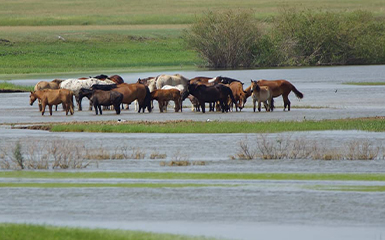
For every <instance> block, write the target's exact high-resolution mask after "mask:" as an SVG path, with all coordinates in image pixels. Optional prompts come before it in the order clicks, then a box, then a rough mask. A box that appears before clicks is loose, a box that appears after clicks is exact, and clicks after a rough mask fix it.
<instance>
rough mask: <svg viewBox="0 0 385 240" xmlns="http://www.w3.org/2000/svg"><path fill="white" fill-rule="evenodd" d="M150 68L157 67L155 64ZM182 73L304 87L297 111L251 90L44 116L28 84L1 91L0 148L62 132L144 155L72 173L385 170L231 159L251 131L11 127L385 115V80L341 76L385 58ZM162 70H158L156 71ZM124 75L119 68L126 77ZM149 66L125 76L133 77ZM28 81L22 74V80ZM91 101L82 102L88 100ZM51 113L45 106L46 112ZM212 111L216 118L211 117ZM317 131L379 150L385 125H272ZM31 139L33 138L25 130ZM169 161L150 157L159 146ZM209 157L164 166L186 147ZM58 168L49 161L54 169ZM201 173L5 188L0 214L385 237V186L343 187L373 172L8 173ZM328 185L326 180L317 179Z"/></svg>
mask: <svg viewBox="0 0 385 240" xmlns="http://www.w3.org/2000/svg"><path fill="white" fill-rule="evenodd" d="M148 74H149V75H153V74H154V73H148ZM182 74H184V75H186V76H187V77H194V76H198V75H202V76H212V75H214V76H215V75H223V76H229V77H234V78H238V79H240V80H242V81H244V82H245V87H247V86H248V84H249V82H250V78H252V79H253V80H256V79H257V78H266V79H278V78H286V79H288V80H291V82H293V83H294V84H295V86H296V87H297V89H298V90H300V91H301V92H303V93H304V94H305V98H304V99H303V100H301V101H299V100H298V99H296V98H295V97H294V95H293V94H291V95H290V99H291V102H292V110H291V111H290V112H287V111H286V112H284V111H282V108H280V107H281V106H282V99H281V98H277V99H276V103H277V106H278V108H277V109H276V111H274V112H272V113H266V112H261V113H254V112H253V111H252V108H251V106H252V105H251V102H250V100H249V101H248V102H247V108H245V109H244V110H242V112H238V113H236V112H232V113H226V114H222V113H206V114H202V113H195V112H191V110H190V109H189V108H188V107H189V102H188V101H186V102H185V105H186V106H187V108H186V109H184V111H183V113H174V112H172V111H171V112H168V113H159V110H158V109H157V108H155V109H154V112H153V113H145V114H138V113H136V112H135V111H134V110H132V108H133V106H132V105H131V110H128V111H123V112H122V114H121V115H115V114H114V112H110V111H105V112H104V114H103V115H102V116H95V113H94V112H92V111H82V112H78V111H75V115H73V116H68V117H67V116H65V114H64V113H63V112H62V111H58V112H54V114H53V116H41V115H40V114H39V112H38V110H37V106H36V105H35V106H32V107H31V106H29V105H28V101H29V99H28V93H6V94H5V93H4V94H0V123H2V124H4V125H2V126H1V127H0V147H2V146H9V144H11V145H12V144H14V143H16V142H17V141H35V142H37V143H40V144H44V143H45V141H50V140H53V139H64V140H68V141H72V142H79V143H81V144H84V145H85V146H86V147H87V148H97V147H98V146H102V147H103V148H106V149H115V148H116V147H119V146H127V147H132V148H140V149H141V150H142V151H144V152H145V153H146V157H145V158H143V159H109V160H100V161H94V164H91V165H90V166H89V167H87V168H85V169H81V170H70V171H74V172H94V171H102V172H182V173H190V172H194V173H195V172H198V173H199V172H202V173H218V172H223V173H250V172H252V173H314V174H318V173H364V174H371V173H373V174H376V173H384V171H385V160H383V159H376V160H370V161H362V160H361V161H360V160H331V161H326V160H308V159H281V160H261V159H258V160H232V159H231V158H230V156H231V155H234V154H236V152H237V151H238V146H239V142H240V141H248V143H249V144H250V146H255V145H254V144H255V141H256V137H257V136H256V134H134V133H128V134H119V133H116V134H111V133H52V132H48V131H42V130H28V129H12V128H11V125H34V124H44V123H49V122H67V123H68V124H71V122H73V121H79V122H85V121H116V122H117V121H118V120H119V119H120V120H121V121H148V122H155V121H179V120H181V121H182V120H192V121H205V122H207V123H208V124H209V123H210V121H234V122H237V121H245V120H246V121H252V122H255V124H258V122H260V121H272V120H279V121H304V120H322V119H340V118H341V119H343V118H357V117H378V116H385V107H384V106H385V98H384V97H383V93H384V90H385V86H351V85H344V84H342V83H343V82H346V81H359V82H361V81H368V82H370V81H379V80H383V79H381V77H383V76H385V70H384V67H383V66H368V67H343V68H316V69H314V68H309V69H283V70H258V71H224V72H221V73H220V74H219V73H218V72H186V73H182ZM155 75H156V74H155ZM123 76H124V75H123ZM137 77H143V74H127V75H125V76H124V79H136V80H137ZM21 82H25V81H21ZM87 104H88V103H87V101H84V102H83V108H84V109H87ZM46 114H47V113H46ZM208 120H209V121H208ZM266 137H267V138H268V139H271V140H272V141H274V140H275V139H278V138H280V137H290V138H301V139H306V140H308V141H318V142H320V143H322V144H323V145H324V146H326V147H335V146H341V147H344V146H345V145H344V144H346V142H348V141H353V140H357V141H370V142H371V143H373V144H376V146H379V147H380V148H381V149H382V146H385V144H384V143H385V134H384V133H373V132H364V131H322V132H318V131H313V132H293V133H280V134H266ZM27 139H28V140H27ZM155 151H156V152H159V153H164V154H166V155H167V157H166V159H155V160H154V159H149V155H150V154H151V153H152V152H155ZM182 155H183V157H184V158H186V159H188V160H190V161H204V162H205V163H206V164H205V165H202V166H200V165H190V166H178V167H177V166H161V164H160V162H161V161H170V160H172V158H173V157H175V156H179V157H180V156H182ZM49 171H52V170H49ZM9 182H11V183H12V182H13V183H14V182H22V183H24V182H26V183H35V182H37V183H49V182H53V183H62V182H75V183H89V182H97V183H112V184H119V183H122V182H123V183H135V182H144V183H152V184H159V183H165V182H166V183H187V182H188V183H196V184H205V185H203V186H199V187H182V188H176V187H161V188H149V187H139V188H130V187H127V188H124V187H93V188H92V187H64V188H59V187H57V188H44V187H20V188H16V187H2V188H0V202H2V204H1V205H0V212H1V215H0V222H30V223H39V224H56V225H65V226H75V227H90V228H98V227H102V228H113V229H114V228H121V229H134V230H145V231H155V232H167V233H178V234H189V235H198V236H199V235H205V236H213V237H219V238H230V239H245V240H246V239H347V240H356V239H357V240H359V239H360V240H361V239H375V240H377V239H382V238H383V237H384V236H385V229H384V227H383V226H385V212H384V209H385V200H384V199H385V194H384V192H383V191H369V192H364V191H359V190H354V189H353V190H352V191H345V190H343V188H341V187H340V186H343V187H353V186H368V185H370V186H384V185H385V184H384V183H383V182H375V181H368V182H366V181H347V182H346V181H289V180H282V181H278V180H277V181H245V180H195V181H190V180H189V181H187V180H180V179H176V180H169V181H168V180H167V181H166V180H159V179H152V180H138V179H97V180H95V179H81V180H79V179H66V180H57V179H37V180H36V179H6V178H1V179H0V184H1V183H9ZM319 186H321V187H319Z"/></svg>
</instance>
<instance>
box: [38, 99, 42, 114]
mask: <svg viewBox="0 0 385 240" xmlns="http://www.w3.org/2000/svg"><path fill="white" fill-rule="evenodd" d="M37 103H38V105H39V111H40V112H41V109H42V104H41V100H40V99H38V100H37Z"/></svg>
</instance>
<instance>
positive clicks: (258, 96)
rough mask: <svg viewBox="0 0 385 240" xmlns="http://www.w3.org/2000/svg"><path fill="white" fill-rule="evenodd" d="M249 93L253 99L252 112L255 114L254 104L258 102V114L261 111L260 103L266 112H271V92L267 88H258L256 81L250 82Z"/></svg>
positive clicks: (272, 101)
mask: <svg viewBox="0 0 385 240" xmlns="http://www.w3.org/2000/svg"><path fill="white" fill-rule="evenodd" d="M251 91H252V94H251V96H252V98H253V110H254V112H255V107H256V106H255V102H256V101H258V112H260V111H261V102H263V105H264V106H265V109H266V111H271V112H272V111H273V109H274V100H273V91H272V90H271V89H270V87H268V86H259V85H258V83H257V82H256V81H253V80H251Z"/></svg>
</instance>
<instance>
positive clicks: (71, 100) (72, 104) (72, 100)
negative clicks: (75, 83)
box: [69, 90, 75, 115]
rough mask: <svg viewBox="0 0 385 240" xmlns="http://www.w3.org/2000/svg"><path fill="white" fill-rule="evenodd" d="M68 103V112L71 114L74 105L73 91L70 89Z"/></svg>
mask: <svg viewBox="0 0 385 240" xmlns="http://www.w3.org/2000/svg"><path fill="white" fill-rule="evenodd" d="M69 100H70V103H69V109H70V114H71V115H73V114H74V109H75V106H74V92H73V91H71V90H70V99H69Z"/></svg>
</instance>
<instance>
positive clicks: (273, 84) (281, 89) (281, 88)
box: [257, 79, 303, 111]
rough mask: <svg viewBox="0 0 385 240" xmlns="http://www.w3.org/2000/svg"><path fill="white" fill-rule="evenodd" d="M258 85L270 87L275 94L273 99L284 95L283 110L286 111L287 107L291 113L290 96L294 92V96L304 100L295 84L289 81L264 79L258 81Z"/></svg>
mask: <svg viewBox="0 0 385 240" xmlns="http://www.w3.org/2000/svg"><path fill="white" fill-rule="evenodd" d="M257 84H258V85H259V86H268V87H270V89H271V90H272V92H273V98H276V97H279V96H281V95H282V98H283V104H284V108H283V110H284V111H285V110H286V107H287V110H288V111H290V100H289V94H290V92H291V91H293V92H294V94H295V95H296V96H297V98H300V99H301V98H303V94H302V93H301V92H300V91H298V90H297V89H296V88H295V87H294V85H293V84H291V83H290V82H289V81H287V80H283V79H281V80H264V79H261V80H258V81H257Z"/></svg>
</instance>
